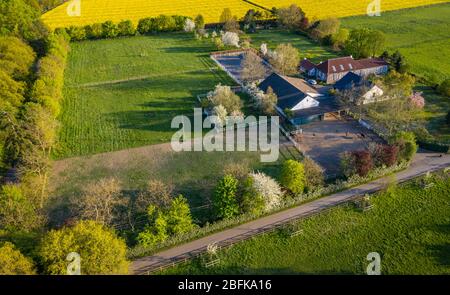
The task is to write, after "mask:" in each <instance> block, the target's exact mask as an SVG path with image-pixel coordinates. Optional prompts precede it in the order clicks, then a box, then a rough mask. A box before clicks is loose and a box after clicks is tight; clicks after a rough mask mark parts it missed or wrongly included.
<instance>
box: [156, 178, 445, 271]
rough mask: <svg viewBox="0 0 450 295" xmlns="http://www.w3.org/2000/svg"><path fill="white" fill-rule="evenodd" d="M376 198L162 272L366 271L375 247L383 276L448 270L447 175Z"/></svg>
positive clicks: (400, 187) (416, 183)
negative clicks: (215, 260)
mask: <svg viewBox="0 0 450 295" xmlns="http://www.w3.org/2000/svg"><path fill="white" fill-rule="evenodd" d="M431 183H432V185H431ZM426 184H429V185H428V188H427V189H424V186H425V185H426ZM371 200H372V201H371V202H372V204H373V205H374V207H373V209H372V210H370V211H366V212H362V211H360V210H357V209H356V208H355V207H354V206H350V205H349V206H346V207H337V208H334V209H332V210H331V211H329V212H327V213H323V214H321V215H317V216H315V217H312V218H310V219H307V220H304V221H300V222H297V223H295V224H291V225H290V226H287V227H286V228H284V229H281V230H277V231H275V232H273V233H269V234H265V235H262V236H259V237H255V238H252V239H250V240H247V241H244V242H241V243H238V244H236V245H234V246H233V247H231V248H228V249H224V250H221V251H220V252H219V254H218V257H219V258H220V264H219V265H217V266H214V267H210V268H205V267H204V266H203V263H202V261H201V259H196V260H193V261H191V262H188V263H186V264H181V265H179V266H176V267H174V268H169V269H167V270H166V271H164V273H163V274H190V275H193V274H365V271H366V268H367V265H368V263H369V262H368V261H367V260H366V257H367V254H368V253H370V252H378V253H379V254H380V256H381V272H382V274H450V244H449V241H450V211H449V208H450V179H449V175H448V173H447V174H444V173H443V172H441V173H439V174H436V175H433V176H431V178H428V179H417V180H413V181H410V182H408V183H406V184H403V185H399V186H391V187H390V188H388V189H386V190H385V191H384V192H381V193H377V194H376V195H375V196H374V197H372V198H371ZM298 229H303V233H302V234H300V235H298V236H294V237H291V235H290V233H292V232H294V231H297V230H298Z"/></svg>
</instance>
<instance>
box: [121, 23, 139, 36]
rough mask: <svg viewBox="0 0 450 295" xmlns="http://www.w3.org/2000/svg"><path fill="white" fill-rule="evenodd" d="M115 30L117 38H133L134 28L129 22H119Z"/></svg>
mask: <svg viewBox="0 0 450 295" xmlns="http://www.w3.org/2000/svg"><path fill="white" fill-rule="evenodd" d="M117 29H118V31H119V36H134V35H135V34H136V28H135V27H134V25H133V22H132V21H130V20H124V21H121V22H120V23H119V24H118V25H117Z"/></svg>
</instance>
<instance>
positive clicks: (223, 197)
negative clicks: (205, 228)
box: [214, 175, 239, 219]
mask: <svg viewBox="0 0 450 295" xmlns="http://www.w3.org/2000/svg"><path fill="white" fill-rule="evenodd" d="M237 189H238V181H237V179H236V178H234V177H233V176H231V175H225V176H224V177H223V178H222V179H221V180H220V181H219V183H218V184H217V187H216V190H215V192H214V210H215V212H216V217H217V218H219V219H226V218H230V217H233V216H235V215H237V214H238V213H239V204H238V201H237V195H236V193H237Z"/></svg>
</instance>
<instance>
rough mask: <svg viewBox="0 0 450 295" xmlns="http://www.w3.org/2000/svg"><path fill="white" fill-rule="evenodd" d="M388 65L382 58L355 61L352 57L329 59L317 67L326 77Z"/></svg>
mask: <svg viewBox="0 0 450 295" xmlns="http://www.w3.org/2000/svg"><path fill="white" fill-rule="evenodd" d="M385 65H387V63H386V62H385V61H384V60H383V59H381V58H366V59H360V60H355V59H353V57H351V56H346V57H338V58H333V59H329V60H327V61H325V62H322V63H320V64H318V65H317V66H316V67H317V69H318V70H319V71H321V72H323V73H325V74H326V75H329V74H334V73H343V72H351V71H355V70H362V69H370V68H375V67H381V66H385Z"/></svg>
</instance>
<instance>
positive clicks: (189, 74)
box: [57, 33, 234, 158]
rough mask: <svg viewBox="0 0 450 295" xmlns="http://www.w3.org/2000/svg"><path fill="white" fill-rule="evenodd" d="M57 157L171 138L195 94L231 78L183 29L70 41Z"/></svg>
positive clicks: (208, 49) (205, 46)
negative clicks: (174, 121)
mask: <svg viewBox="0 0 450 295" xmlns="http://www.w3.org/2000/svg"><path fill="white" fill-rule="evenodd" d="M71 47H72V50H71V53H70V56H69V62H68V67H67V70H66V74H65V86H64V102H63V107H62V108H63V111H62V115H61V118H60V120H61V124H62V129H61V132H60V143H61V145H60V148H59V151H58V153H57V158H65V157H71V156H79V155H89V154H95V153H100V152H108V151H116V150H121V149H126V148H130V147H137V146H143V145H150V144H157V143H163V142H168V141H170V138H171V136H172V134H173V132H174V130H172V129H171V128H170V123H171V120H172V118H173V117H174V116H177V115H189V114H192V113H193V110H192V109H193V107H194V106H195V102H196V99H195V97H196V95H198V94H202V93H205V92H208V91H210V90H211V89H213V88H214V86H215V85H217V84H218V83H222V84H225V85H233V84H234V82H233V81H232V80H231V79H230V78H229V77H228V76H227V75H226V74H225V73H224V72H223V71H222V70H219V69H218V67H217V66H216V65H215V64H214V63H213V62H212V61H211V60H210V58H209V54H208V53H209V52H211V51H212V50H213V48H212V46H211V44H210V43H209V42H207V41H196V40H194V38H193V37H192V36H191V35H188V34H181V33H180V34H164V35H157V36H149V37H132V38H119V39H114V40H99V41H85V42H78V43H72V45H71Z"/></svg>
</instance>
